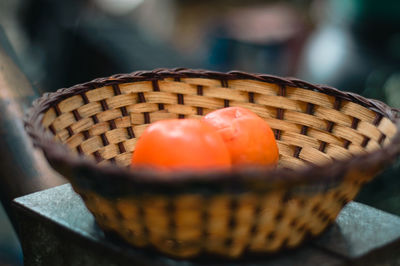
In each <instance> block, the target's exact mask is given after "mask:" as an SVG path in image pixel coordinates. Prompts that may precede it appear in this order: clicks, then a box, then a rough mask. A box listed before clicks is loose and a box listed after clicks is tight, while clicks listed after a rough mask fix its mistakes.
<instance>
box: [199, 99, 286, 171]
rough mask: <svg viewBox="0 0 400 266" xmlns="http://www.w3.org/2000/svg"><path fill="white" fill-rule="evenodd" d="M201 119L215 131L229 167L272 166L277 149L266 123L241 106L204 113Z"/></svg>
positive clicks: (276, 156)
mask: <svg viewBox="0 0 400 266" xmlns="http://www.w3.org/2000/svg"><path fill="white" fill-rule="evenodd" d="M202 120H203V121H204V122H206V123H208V124H209V125H210V126H212V127H213V128H215V129H216V130H217V131H218V133H219V134H220V135H221V137H222V139H223V140H224V142H225V144H226V146H227V148H228V150H229V153H230V155H231V160H232V165H275V164H277V162H278V159H279V151H278V146H277V144H276V141H275V137H274V133H273V131H272V129H271V128H270V126H269V125H268V123H267V122H266V121H264V120H263V119H262V118H261V117H259V116H258V115H256V114H255V113H253V112H252V111H250V110H248V109H245V108H242V107H228V108H223V109H219V110H216V111H213V112H211V113H208V114H207V115H206V116H205V117H203V118H202Z"/></svg>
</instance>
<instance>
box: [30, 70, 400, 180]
mask: <svg viewBox="0 0 400 266" xmlns="http://www.w3.org/2000/svg"><path fill="white" fill-rule="evenodd" d="M164 78H207V79H217V80H236V79H241V80H243V79H245V80H246V79H247V80H257V81H262V82H266V83H273V84H277V85H280V86H292V87H298V88H303V89H307V90H312V91H317V92H321V93H324V94H327V95H331V96H334V97H338V98H340V99H342V100H348V101H351V102H354V103H357V104H360V105H362V106H364V107H366V108H368V109H370V110H372V111H374V112H377V113H379V114H381V115H382V116H384V117H387V118H388V119H390V120H391V121H392V122H393V123H394V124H395V125H396V127H397V132H396V134H395V136H394V137H393V138H392V141H391V145H387V146H386V147H382V148H380V149H378V150H375V151H372V152H369V153H367V154H360V155H355V156H354V157H352V158H349V159H345V160H340V161H335V162H333V163H329V164H325V165H322V166H316V165H309V166H306V167H303V168H300V169H298V170H296V171H293V170H290V169H286V168H281V169H271V168H270V167H265V168H264V167H261V168H260V167H254V168H252V167H249V168H245V169H237V170H235V171H230V172H223V171H215V170H214V171H211V170H210V171H205V172H197V171H179V172H160V171H156V170H152V169H149V168H137V169H136V168H135V170H134V171H133V170H130V169H128V168H124V167H120V166H116V165H112V164H110V165H104V166H99V165H97V164H96V163H95V162H94V161H93V160H89V159H87V158H85V157H82V156H77V155H74V154H73V153H72V152H71V151H70V150H69V149H68V148H67V147H66V145H65V144H62V143H60V142H57V141H55V140H53V136H52V135H51V134H50V133H48V132H46V131H45V129H44V127H43V126H42V125H41V120H42V116H43V113H44V112H45V111H47V110H48V109H49V108H51V107H52V106H53V105H55V104H58V103H59V102H60V101H62V100H64V99H66V98H69V97H72V96H74V95H78V94H81V93H83V92H86V91H89V90H92V89H96V88H99V87H103V86H112V85H116V84H122V83H131V82H139V81H152V80H161V79H164ZM24 125H25V130H26V132H27V133H28V135H29V136H30V137H31V139H32V142H33V145H34V147H36V148H40V149H41V150H42V151H43V152H44V154H45V157H46V158H47V160H48V161H49V162H50V164H51V165H52V166H53V167H54V166H55V165H57V166H60V165H61V166H62V167H63V168H65V166H67V168H69V170H68V171H69V172H71V171H75V170H77V169H79V171H82V170H84V171H89V172H91V173H94V174H93V175H92V176H91V178H93V181H95V182H102V181H106V180H107V179H110V178H109V177H111V176H112V180H113V182H117V180H120V181H123V182H124V183H126V182H128V183H133V184H136V185H141V186H143V185H144V186H157V185H163V186H165V185H172V186H181V185H183V184H186V183H187V182H192V181H194V182H198V181H201V182H205V183H213V184H214V185H217V186H219V185H220V186H224V185H226V184H227V183H229V184H231V185H232V184H237V185H239V184H240V183H241V182H246V181H248V180H252V181H254V180H256V181H257V180H268V182H265V183H268V184H267V186H276V185H279V186H293V185H297V184H307V183H310V182H315V181H318V182H324V183H329V182H337V181H338V179H340V178H342V177H343V176H344V174H343V173H346V172H347V171H349V170H351V169H361V170H362V169H363V166H365V165H369V164H370V163H372V162H374V163H376V162H377V161H379V162H380V164H381V165H386V164H389V162H391V161H393V160H394V159H395V158H396V157H397V155H399V153H400V110H399V109H396V108H392V107H390V106H388V105H386V104H385V103H383V102H381V101H378V100H374V99H368V98H365V97H363V96H360V95H358V94H355V93H351V92H345V91H340V90H338V89H336V88H333V87H330V86H326V85H319V84H312V83H309V82H306V81H303V80H300V79H297V78H292V77H287V78H282V77H278V76H273V75H267V74H250V73H246V72H241V71H230V72H227V73H222V72H215V71H208V70H192V69H186V68H175V69H165V68H162V69H155V70H150V71H136V72H132V73H129V74H116V75H112V76H110V77H104V78H97V79H94V80H92V81H89V82H86V83H82V84H77V85H74V86H72V87H69V88H62V89H59V90H57V91H56V92H52V93H45V94H44V95H43V96H42V97H40V98H38V99H36V100H35V101H34V102H33V104H32V107H31V109H30V110H29V111H28V112H27V114H26V116H25V118H24ZM55 168H57V167H55ZM66 178H67V179H69V180H70V181H71V179H73V177H70V176H68V175H67V176H66ZM321 178H323V180H321ZM108 181H109V180H108Z"/></svg>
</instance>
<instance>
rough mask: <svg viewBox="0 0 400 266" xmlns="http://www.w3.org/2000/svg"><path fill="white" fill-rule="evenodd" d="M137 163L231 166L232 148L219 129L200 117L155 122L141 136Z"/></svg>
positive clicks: (134, 160)
mask: <svg viewBox="0 0 400 266" xmlns="http://www.w3.org/2000/svg"><path fill="white" fill-rule="evenodd" d="M132 165H133V166H150V167H155V168H158V169H164V170H185V169H186V170H188V169H195V170H207V169H229V168H230V166H231V158H230V154H229V151H228V149H227V147H226V145H225V143H224V141H223V139H222V137H221V136H220V135H219V134H218V132H217V131H216V130H215V129H214V128H212V127H211V126H210V125H209V124H207V123H205V122H203V121H201V120H196V119H171V120H161V121H158V122H155V123H153V124H151V125H149V127H147V129H146V130H145V131H144V132H143V134H142V135H141V136H140V138H139V140H138V142H137V144H136V147H135V151H134V153H133V156H132Z"/></svg>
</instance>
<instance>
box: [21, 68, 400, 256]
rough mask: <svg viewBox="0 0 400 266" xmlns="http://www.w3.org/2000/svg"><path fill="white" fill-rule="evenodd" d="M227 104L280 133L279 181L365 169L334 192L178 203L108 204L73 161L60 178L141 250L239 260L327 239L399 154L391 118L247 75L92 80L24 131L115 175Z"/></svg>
mask: <svg viewBox="0 0 400 266" xmlns="http://www.w3.org/2000/svg"><path fill="white" fill-rule="evenodd" d="M228 106H241V107H245V108H248V109H249V110H252V111H253V112H255V113H256V114H258V115H259V116H260V117H262V118H263V119H265V120H266V121H267V122H268V123H269V124H270V126H271V128H273V130H274V132H275V137H276V140H277V143H278V146H279V151H280V160H279V166H278V168H279V169H277V170H276V171H275V172H274V173H275V179H273V180H279V174H281V175H282V178H283V179H285V178H284V176H285V173H289V172H290V173H292V175H293V172H294V171H293V170H298V169H303V168H307V167H309V166H310V165H311V166H314V167H319V166H320V167H321V169H324V168H323V167H324V166H325V165H330V164H331V165H332V164H336V163H338V162H350V161H352V160H355V159H354V158H356V159H357V158H358V159H359V160H358V161H359V164H354V165H353V167H349V165H351V163H348V164H346V163H343V164H342V167H343V169H341V171H340V173H341V176H340V178H338V177H336V178H338V179H337V180H336V181H338V182H337V183H335V185H333V186H330V187H329V186H323V187H322V188H321V189H315V188H314V189H313V190H312V191H311V192H304V191H302V190H301V189H300V192H296V191H297V189H298V188H299V187H300V188H301V186H299V187H296V186H293V185H292V186H285V185H281V186H277V187H276V188H275V189H267V190H265V191H264V192H262V193H260V192H259V191H258V192H257V193H256V192H254V191H252V190H251V189H248V190H246V191H242V192H241V193H229V192H222V193H214V194H212V193H211V194H203V193H185V192H184V190H182V193H176V194H174V195H172V196H171V195H165V194H163V193H155V194H152V193H151V191H147V192H146V193H140V194H135V193H132V194H130V195H122V196H121V197H108V196H107V195H103V194H102V193H99V192H98V191H96V190H95V189H90V188H88V187H82V186H80V184H79V182H77V181H76V180H75V179H74V177H71V176H68V173H70V170H68V169H67V170H65V168H68V167H73V166H74V165H73V164H72V165H71V164H70V165H69V162H70V161H68V160H66V161H65V162H64V165H62V166H61V167H58V168H59V171H61V172H63V173H67V174H66V177H67V178H70V180H71V182H72V184H73V186H74V188H75V190H76V191H77V192H78V193H79V194H81V196H82V198H83V199H84V201H85V204H86V205H87V207H88V209H89V210H90V211H91V212H92V213H93V214H94V216H95V218H96V221H97V222H98V224H99V225H100V226H101V227H102V228H103V229H105V230H107V231H113V232H117V233H118V234H119V235H120V236H121V237H122V238H124V239H125V240H126V241H128V242H129V243H131V244H133V245H135V246H139V247H144V246H153V247H156V248H157V249H158V250H160V251H162V252H164V253H167V254H170V255H173V256H177V257H192V256H195V255H198V254H201V253H204V252H205V253H210V254H218V255H222V256H226V257H238V256H240V255H242V254H243V253H244V252H247V251H250V252H275V251H278V250H280V249H281V248H284V247H289V248H291V247H295V246H297V245H299V244H300V243H301V242H302V240H303V239H304V238H305V237H306V236H307V235H308V234H310V235H318V234H320V233H321V232H322V231H323V230H324V229H325V228H326V227H327V226H328V225H329V224H331V223H332V222H333V221H334V220H335V218H336V216H337V215H338V213H339V211H340V210H341V208H342V207H343V206H344V204H346V203H347V202H348V201H350V200H352V199H353V198H354V197H355V195H356V194H357V192H358V191H359V189H360V187H361V185H362V184H363V183H364V182H366V181H368V180H369V179H371V178H372V177H373V176H374V175H375V174H376V173H377V172H378V171H379V170H380V169H381V167H382V165H383V164H385V163H387V161H388V160H392V159H393V158H394V157H395V156H396V155H397V154H398V152H399V145H398V144H399V129H398V126H397V125H396V123H395V122H396V121H397V118H396V112H397V111H396V110H394V109H391V108H389V107H388V106H386V105H384V104H382V103H380V102H377V101H373V100H367V99H365V98H363V97H361V96H358V95H355V94H351V93H343V92H340V91H338V90H336V89H333V88H328V87H323V86H316V85H312V84H309V83H306V82H304V81H300V80H297V79H283V78H278V77H273V76H268V75H251V74H246V73H240V72H231V73H228V74H224V73H215V72H207V71H190V70H157V71H152V72H136V73H133V74H128V75H117V76H113V77H111V78H107V79H98V80H94V81H92V82H89V83H85V84H81V85H77V86H74V87H72V88H69V89H64V90H61V91H59V92H57V93H56V94H53V95H47V96H45V97H43V98H42V99H41V100H39V101H38V102H36V103H35V107H34V108H35V109H34V112H33V113H32V114H30V118H29V119H28V122H27V131H28V132H29V133H30V135H31V136H32V137H33V140H34V143H35V144H36V145H37V146H39V147H41V148H42V149H43V150H44V152H45V154H46V156H47V158H48V159H49V161H50V162H52V152H51V149H52V148H50V147H49V146H50V145H49V143H51V144H52V145H54V141H52V140H50V139H49V138H47V137H46V136H48V135H50V136H51V138H52V139H54V140H55V141H56V142H59V143H64V144H66V145H67V146H68V147H69V149H70V151H72V152H73V153H76V154H80V155H85V156H86V157H88V158H92V159H93V161H96V162H97V164H98V165H100V166H102V165H103V166H104V167H109V168H117V167H116V166H115V165H118V166H122V167H124V166H128V165H129V164H130V160H131V156H132V152H134V149H135V144H136V140H137V138H139V137H140V135H141V134H142V132H143V130H144V129H145V128H146V127H147V126H148V124H149V123H152V122H155V121H158V120H162V119H170V118H199V117H201V116H203V115H205V114H207V113H209V112H211V111H213V110H216V109H219V108H223V107H228ZM49 133H50V134H49ZM40 134H43V136H40ZM393 147H395V148H393ZM370 155H371V156H370ZM373 156H375V157H373ZM66 157H73V156H72V155H71V154H69V155H68V156H66ZM372 157H373V158H372ZM371 158H372V159H371ZM59 161H60V159H59V160H58V162H59ZM61 161H62V159H61ZM356 161H357V160H356ZM366 162H368V164H367V165H365V167H363V168H360V166H361V165H362V163H364V164H365V163H366ZM57 165H59V164H57ZM106 165H108V166H106ZM110 165H111V166H110ZM346 165H347V166H346ZM91 167H92V168H93V169H97V168H98V171H102V170H101V168H99V167H98V166H93V165H92V166H91ZM96 167H97V168H96ZM122 167H119V168H122ZM345 167H348V168H345ZM326 169H328V168H326ZM320 172H323V171H322V170H321V171H320ZM304 173H305V172H304ZM304 173H303V175H305V174H304ZM89 175H90V174H89ZM132 176H133V174H132ZM300 177H301V176H300ZM89 178H90V177H89ZM110 178H112V176H111V177H110ZM249 178H251V177H249ZM319 178H320V179H321V180H323V178H324V177H323V176H322V175H321V176H320V177H319ZM132 179H134V178H133V177H132ZM300 179H301V178H300ZM305 179H307V177H305V178H304V180H305ZM271 180H272V179H271ZM314 180H315V179H314ZM116 182H117V181H116ZM265 182H268V177H265ZM271 182H272V181H271ZM322 183H323V182H322ZM305 191H307V190H305Z"/></svg>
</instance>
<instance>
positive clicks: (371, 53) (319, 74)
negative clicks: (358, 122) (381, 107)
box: [298, 0, 400, 100]
mask: <svg viewBox="0 0 400 266" xmlns="http://www.w3.org/2000/svg"><path fill="white" fill-rule="evenodd" d="M399 13H400V3H399V2H398V1H396V0H385V1H379V2H378V1H372V0H368V1H360V0H338V1H333V0H331V1H320V0H318V1H315V2H314V16H315V17H316V18H315V19H316V20H319V22H318V23H317V24H318V25H319V26H318V28H317V29H316V31H315V32H314V33H313V34H312V36H311V38H310V40H309V41H308V45H307V48H306V51H305V54H304V58H303V64H302V66H301V68H300V69H299V73H298V75H299V76H300V77H302V78H305V79H307V80H309V81H312V82H317V83H326V84H329V85H331V86H335V87H338V88H340V89H342V90H347V91H353V92H356V93H363V92H364V91H365V89H366V87H367V86H366V85H367V80H368V77H369V76H370V75H374V74H375V73H376V72H377V71H380V72H385V73H386V75H390V73H394V72H397V71H399V69H400V17H399V16H398V14H399ZM379 89H382V88H375V90H379ZM366 96H373V95H366ZM382 100H384V99H382Z"/></svg>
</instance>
